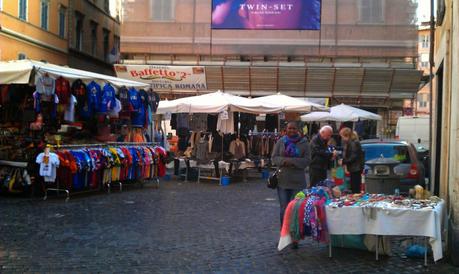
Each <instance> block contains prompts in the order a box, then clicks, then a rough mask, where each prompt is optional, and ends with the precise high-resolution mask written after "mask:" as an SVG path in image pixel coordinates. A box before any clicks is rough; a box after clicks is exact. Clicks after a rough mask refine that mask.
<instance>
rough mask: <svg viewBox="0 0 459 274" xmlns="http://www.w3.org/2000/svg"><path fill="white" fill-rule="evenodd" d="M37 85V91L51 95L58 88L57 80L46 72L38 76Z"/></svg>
mask: <svg viewBox="0 0 459 274" xmlns="http://www.w3.org/2000/svg"><path fill="white" fill-rule="evenodd" d="M35 87H36V89H37V92H38V93H40V94H41V95H45V96H51V95H53V94H54V91H55V89H56V81H55V80H54V79H53V78H51V77H50V76H49V75H48V74H47V73H45V74H44V75H42V76H40V77H37V79H36V81H35Z"/></svg>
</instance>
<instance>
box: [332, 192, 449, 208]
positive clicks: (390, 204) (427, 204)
mask: <svg viewBox="0 0 459 274" xmlns="http://www.w3.org/2000/svg"><path fill="white" fill-rule="evenodd" d="M440 201H441V199H439V198H438V197H436V196H432V197H430V198H429V199H419V200H418V199H412V198H406V197H403V196H395V195H384V194H368V193H366V194H349V195H344V196H341V197H340V198H336V199H333V200H331V201H330V203H329V204H328V206H330V207H333V208H337V207H346V206H356V207H371V208H381V209H389V208H407V209H422V208H434V207H436V206H437V204H438V203H439V202H440Z"/></svg>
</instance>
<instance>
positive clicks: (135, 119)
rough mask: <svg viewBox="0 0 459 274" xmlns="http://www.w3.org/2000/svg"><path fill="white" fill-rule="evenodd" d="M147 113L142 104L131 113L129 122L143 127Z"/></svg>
mask: <svg viewBox="0 0 459 274" xmlns="http://www.w3.org/2000/svg"><path fill="white" fill-rule="evenodd" d="M146 115H147V113H146V111H145V108H144V106H143V105H141V106H140V108H139V109H138V110H137V111H135V112H134V113H133V114H132V119H131V124H132V125H133V126H135V127H143V126H144V125H145V119H146V118H147V117H146Z"/></svg>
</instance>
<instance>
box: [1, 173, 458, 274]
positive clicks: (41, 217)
mask: <svg viewBox="0 0 459 274" xmlns="http://www.w3.org/2000/svg"><path fill="white" fill-rule="evenodd" d="M0 208H1V216H0V218H1V224H0V231H1V233H0V273H16V272H19V273H22V272H26V273H34V272H36V273H46V272H50V273H337V272H342V273H369V272H371V273H426V272H427V273H459V269H458V268H455V267H453V266H451V265H449V264H447V263H446V262H444V261H441V262H438V263H436V264H433V262H432V260H431V259H430V261H429V262H430V265H429V267H428V268H424V267H423V266H422V264H423V260H422V259H410V258H407V257H406V256H405V255H404V254H403V251H402V250H401V249H400V248H399V247H397V245H399V244H400V242H401V240H396V241H394V250H395V252H394V255H393V256H391V257H381V260H380V261H379V262H375V260H374V254H371V253H368V252H364V251H358V250H350V249H340V248H335V249H334V257H333V258H328V248H327V246H326V245H324V244H317V243H316V242H314V241H312V240H310V239H305V240H304V241H302V242H301V243H300V248H299V249H298V250H291V249H288V248H287V249H285V250H284V251H282V252H278V251H277V241H278V237H279V234H278V233H279V231H278V230H279V223H278V203H277V193H276V192H275V191H272V190H270V189H268V188H266V186H265V184H264V182H262V181H258V182H257V181H250V182H248V183H234V184H231V185H229V186H226V187H220V186H218V185H216V184H214V183H201V184H196V183H183V182H182V183H178V182H176V181H168V182H165V183H163V184H162V185H161V187H160V188H159V189H154V188H150V187H145V188H143V189H135V188H131V189H129V190H127V191H124V192H122V193H112V194H100V195H89V196H76V197H72V198H71V199H70V201H69V202H67V203H65V202H64V200H61V199H49V200H48V201H42V200H40V199H23V198H12V197H0Z"/></svg>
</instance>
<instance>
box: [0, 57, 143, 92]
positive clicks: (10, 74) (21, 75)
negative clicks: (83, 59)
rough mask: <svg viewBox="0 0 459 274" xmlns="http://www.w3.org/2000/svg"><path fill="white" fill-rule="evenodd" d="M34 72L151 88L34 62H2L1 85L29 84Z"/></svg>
mask: <svg viewBox="0 0 459 274" xmlns="http://www.w3.org/2000/svg"><path fill="white" fill-rule="evenodd" d="M33 71H35V73H36V74H37V75H42V74H43V73H49V74H50V75H53V76H55V77H58V76H62V77H64V78H67V79H72V80H76V79H81V80H83V81H87V82H89V81H92V80H94V81H98V82H109V83H111V84H112V85H114V86H116V87H121V86H127V87H139V88H140V87H148V86H149V85H148V84H145V83H140V82H136V81H131V80H126V79H121V78H117V77H113V76H108V75H104V74H99V73H94V72H89V71H84V70H80V69H73V68H69V67H64V66H57V65H53V64H48V63H43V62H38V61H33V60H15V61H8V62H0V84H28V83H29V80H30V76H31V74H32V72H33Z"/></svg>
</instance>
